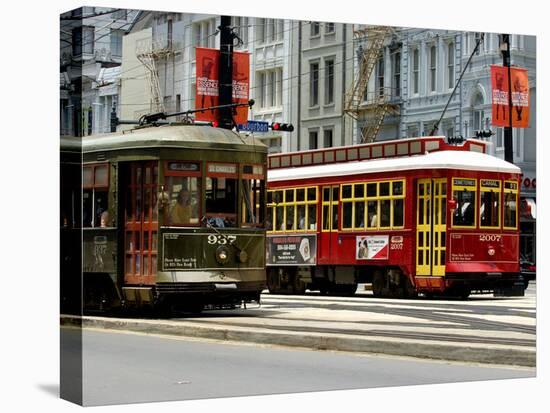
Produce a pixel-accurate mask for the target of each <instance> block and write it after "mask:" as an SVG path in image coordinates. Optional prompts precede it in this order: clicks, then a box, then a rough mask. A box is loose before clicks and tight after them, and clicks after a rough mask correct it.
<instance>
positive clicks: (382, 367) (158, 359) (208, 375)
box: [62, 328, 535, 406]
mask: <svg viewBox="0 0 550 413" xmlns="http://www.w3.org/2000/svg"><path fill="white" fill-rule="evenodd" d="M62 334H66V335H74V334H77V330H73V329H65V328H64V329H62ZM83 362H84V363H83V365H84V371H83V376H84V383H83V384H84V395H83V396H84V400H83V402H84V404H85V405H88V406H90V405H106V404H120V403H132V402H152V401H169V400H190V399H200V398H213V397H228V396H251V395H262V394H281V393H294V392H308V391H323V390H341V389H357V388H373V387H387V386H402V385H411V384H434V383H449V382H460V381H476V380H492V379H509V378H522V377H534V376H535V371H534V369H518V368H509V369H508V368H496V367H487V366H479V365H466V364H456V363H443V362H434V361H418V360H413V359H404V358H390V357H380V356H365V355H356V354H351V353H336V352H328V351H323V352H319V351H308V350H298V349H287V348H282V347H273V346H258V345H246V344H229V343H219V342H213V341H191V340H185V339H176V338H167V337H161V336H150V335H139V334H126V333H113V332H105V331H95V330H84V332H83Z"/></svg>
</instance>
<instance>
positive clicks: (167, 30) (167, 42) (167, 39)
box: [166, 18, 173, 49]
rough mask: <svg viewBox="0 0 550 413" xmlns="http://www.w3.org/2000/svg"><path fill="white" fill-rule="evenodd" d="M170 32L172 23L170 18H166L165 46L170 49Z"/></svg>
mask: <svg viewBox="0 0 550 413" xmlns="http://www.w3.org/2000/svg"><path fill="white" fill-rule="evenodd" d="M172 32H173V25H172V19H171V18H170V20H168V22H167V24H166V48H168V49H171V48H172Z"/></svg>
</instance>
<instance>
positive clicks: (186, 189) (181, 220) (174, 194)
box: [165, 176, 201, 226]
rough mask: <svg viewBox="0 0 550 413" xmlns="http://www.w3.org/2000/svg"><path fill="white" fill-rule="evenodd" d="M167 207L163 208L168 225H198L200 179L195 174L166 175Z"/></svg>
mask: <svg viewBox="0 0 550 413" xmlns="http://www.w3.org/2000/svg"><path fill="white" fill-rule="evenodd" d="M166 184H167V185H166V187H167V190H168V199H169V207H168V208H165V213H166V222H167V223H168V225H173V226H180V225H181V226H185V225H198V224H199V214H200V207H199V205H200V203H199V199H200V193H201V192H200V180H199V178H198V177H195V176H167V177H166Z"/></svg>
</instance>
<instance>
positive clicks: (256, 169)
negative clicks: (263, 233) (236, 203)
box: [240, 165, 272, 226]
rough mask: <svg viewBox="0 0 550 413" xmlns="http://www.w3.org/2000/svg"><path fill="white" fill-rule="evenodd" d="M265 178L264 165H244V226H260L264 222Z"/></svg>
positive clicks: (242, 181) (242, 205)
mask: <svg viewBox="0 0 550 413" xmlns="http://www.w3.org/2000/svg"><path fill="white" fill-rule="evenodd" d="M264 178H265V177H264V169H263V166H262V165H244V166H243V174H242V180H241V197H240V198H241V211H242V212H241V213H242V218H241V224H242V226H260V225H262V224H263V222H264V207H263V206H264V205H265V198H264V192H265V191H264V188H265V179H264ZM271 222H272V221H271Z"/></svg>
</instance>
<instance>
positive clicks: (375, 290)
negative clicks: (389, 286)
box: [372, 271, 386, 297]
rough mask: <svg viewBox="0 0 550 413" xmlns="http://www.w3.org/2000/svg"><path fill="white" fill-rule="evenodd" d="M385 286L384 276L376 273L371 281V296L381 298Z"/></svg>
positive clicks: (378, 272)
mask: <svg viewBox="0 0 550 413" xmlns="http://www.w3.org/2000/svg"><path fill="white" fill-rule="evenodd" d="M385 284H386V283H385V279H384V275H383V274H382V273H381V272H380V271H376V272H375V273H374V277H373V279H372V294H373V295H374V296H375V297H382V293H383V291H384V286H385Z"/></svg>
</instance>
